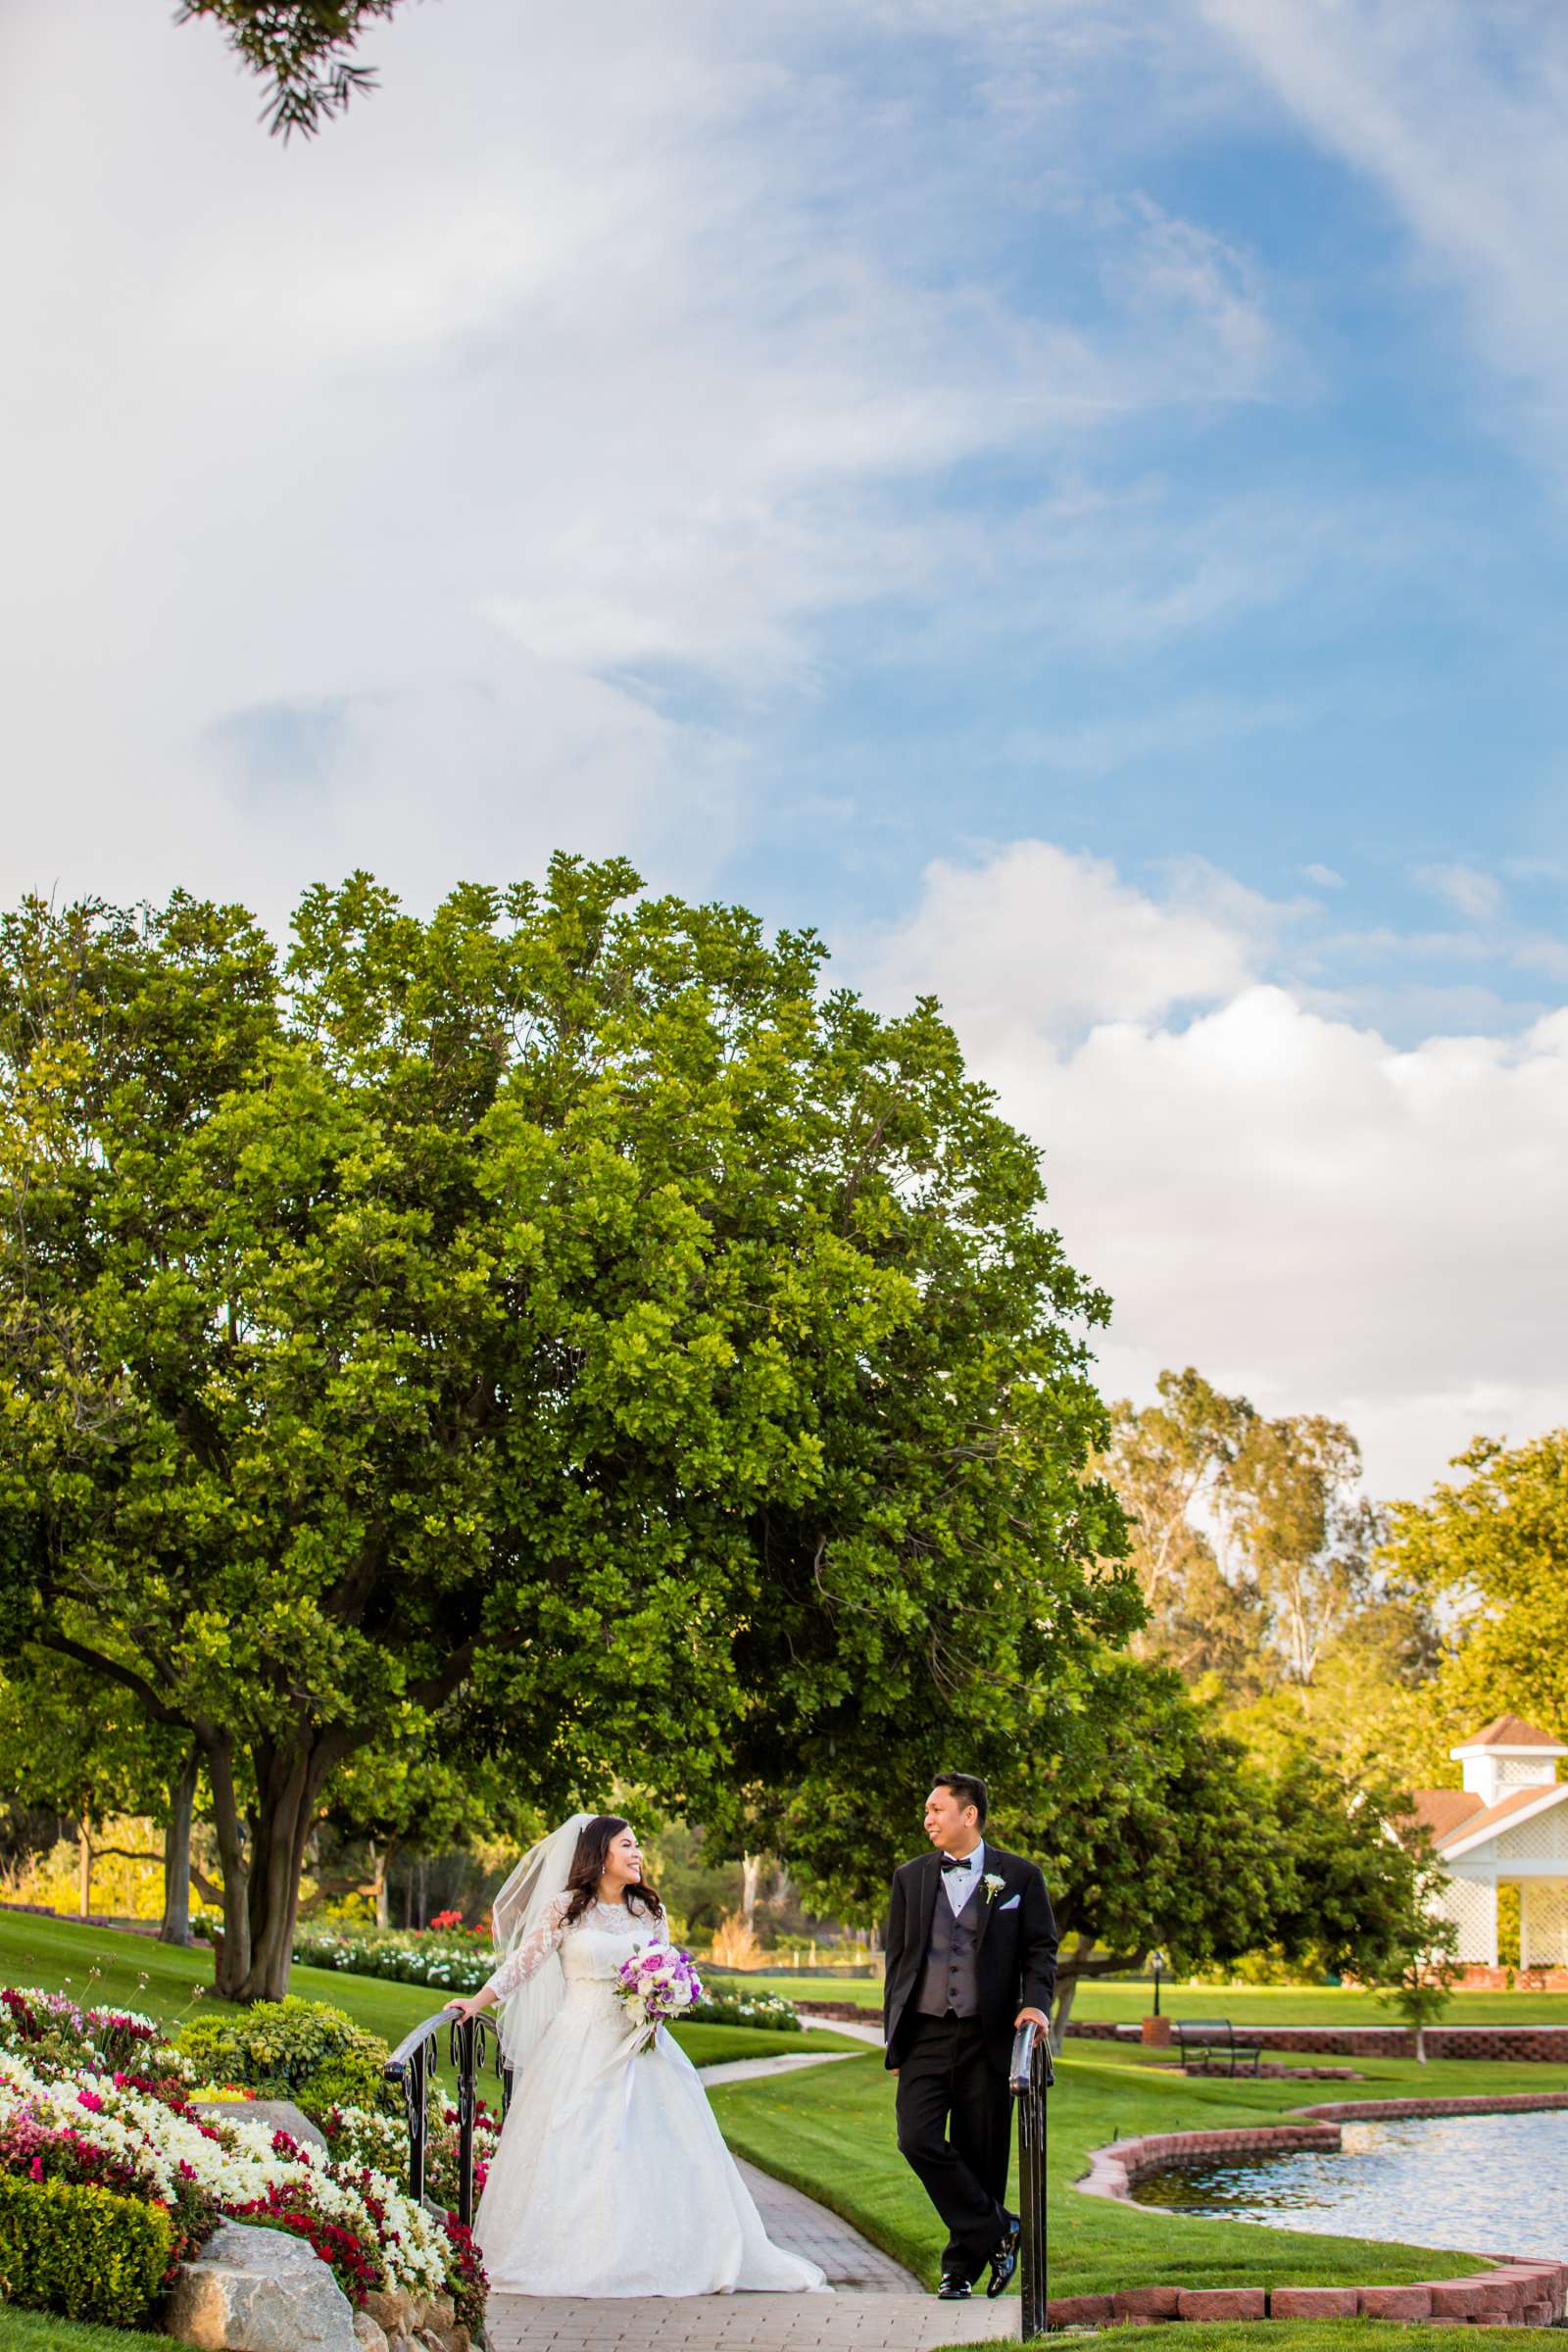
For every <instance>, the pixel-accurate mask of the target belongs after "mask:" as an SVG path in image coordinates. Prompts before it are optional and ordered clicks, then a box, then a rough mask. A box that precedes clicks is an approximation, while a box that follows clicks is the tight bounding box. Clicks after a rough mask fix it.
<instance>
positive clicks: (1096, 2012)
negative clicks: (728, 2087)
mask: <svg viewBox="0 0 1568 2352" xmlns="http://www.w3.org/2000/svg"><path fill="white" fill-rule="evenodd" d="M723 1983H724V1985H725V1987H726V1989H727V1988H728V1987H729V1986H731V1985H738V1984H743V1985H746V1986H748V1988H753V1989H755V1990H757V1991H759V1992H781V1993H783V1994H784V1996H785V1998H786V1999H787V2000H797V2001H854V2003H855V2004H856V2006H857V2008H859V2009H866V2010H870V2011H873V2012H874V2011H878V2010H880V2009H881V2006H882V1987H881V1985H878V1984H876V1983H875V1982H874V1981H873V1980H872V1979H871V1978H869V1977H792V1976H791V1975H790V1972H789V1971H788V1970H787V1969H784V1970H780V1971H778V1972H777V1973H776V1974H775V1973H769V1974H768V1975H766V1976H756V1977H753V1976H747V1977H739V1978H737V1977H726V1978H725V1979H724V1980H723ZM1153 2005H1154V1988H1153V1986H1152V1985H1110V1984H1105V1983H1103V1982H1102V1983H1100V1984H1097V1985H1085V1986H1084V1987H1083V1990H1082V1991H1081V1992H1080V1993H1079V1995H1078V1998H1077V2000H1076V2002H1075V2003H1074V2006H1073V2015H1074V2017H1081V2018H1084V2019H1089V2020H1093V2019H1097V2018H1114V2019H1115V2020H1117V2022H1118V2023H1119V2022H1121V2021H1122V2020H1131V2019H1136V2018H1140V2017H1143V2016H1146V2015H1147V2014H1148V2012H1149V2011H1150V2010H1151V2009H1152V2007H1153ZM1159 2005H1160V2008H1161V2009H1162V2010H1163V2011H1165V2012H1166V2013H1167V2014H1168V2015H1170V2016H1171V2017H1233V2018H1234V2019H1235V2020H1236V2022H1237V2024H1238V2025H1253V2026H1397V2024H1398V2022H1399V2020H1398V2018H1397V2016H1396V2015H1395V2013H1394V2011H1393V2010H1392V2009H1388V2008H1385V2006H1384V2004H1383V2002H1382V2001H1381V2000H1380V1999H1379V1998H1378V1995H1377V1994H1376V1993H1375V1992H1364V1991H1360V1990H1356V1991H1348V1990H1347V1989H1346V1988H1344V1987H1343V1986H1341V1985H1171V1984H1168V1983H1167V1984H1163V1985H1161V1986H1160V1988H1159ZM1444 2022H1445V2023H1446V2024H1448V2025H1452V2026H1490V2025H1502V2026H1530V2025H1551V2024H1557V2025H1568V1992H1525V1991H1519V1992H1456V1993H1455V1994H1454V1995H1453V1999H1452V2002H1451V2004H1450V2006H1449V2008H1448V2010H1447V2012H1446V2018H1445V2021H1444Z"/></svg>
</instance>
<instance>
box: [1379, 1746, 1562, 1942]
mask: <svg viewBox="0 0 1568 2352" xmlns="http://www.w3.org/2000/svg"><path fill="white" fill-rule="evenodd" d="M1448 1752H1449V1754H1450V1755H1451V1756H1452V1757H1453V1758H1454V1760H1455V1762H1456V1763H1458V1764H1459V1766H1460V1767H1461V1769H1462V1771H1463V1774H1464V1787H1463V1788H1462V1789H1420V1790H1418V1791H1417V1794H1416V1799H1415V1810H1416V1818H1417V1819H1418V1820H1419V1821H1422V1822H1424V1823H1425V1825H1426V1827H1427V1828H1428V1829H1429V1830H1430V1831H1431V1833H1432V1844H1433V1849H1434V1851H1435V1852H1436V1854H1437V1855H1438V1857H1439V1859H1440V1860H1441V1861H1442V1863H1443V1866H1444V1869H1445V1870H1446V1872H1447V1876H1448V1884H1447V1887H1446V1892H1445V1895H1444V1898H1443V1901H1442V1904H1441V1906H1440V1907H1441V1909H1442V1910H1443V1912H1444V1914H1445V1916H1446V1917H1447V1918H1449V1919H1451V1920H1452V1921H1453V1923H1454V1926H1455V1927H1456V1928H1457V1929H1458V1931H1459V1944H1458V1953H1457V1957H1458V1958H1459V1959H1460V1960H1461V1961H1467V1962H1469V1963H1470V1964H1471V1965H1472V1966H1479V1967H1484V1968H1495V1967H1496V1965H1497V1888H1498V1887H1499V1885H1503V1886H1506V1885H1509V1884H1516V1885H1517V1886H1518V1888H1519V1965H1520V1967H1521V1968H1561V1967H1564V1966H1568V1781H1559V1780H1558V1778H1557V1759H1558V1757H1559V1756H1568V1746H1565V1745H1564V1744H1563V1742H1562V1741H1561V1740H1552V1739H1550V1738H1548V1737H1547V1735H1546V1734H1545V1733H1544V1732H1538V1731H1537V1729H1536V1727H1535V1725H1534V1724H1531V1723H1525V1722H1524V1721H1522V1719H1521V1718H1520V1717H1519V1716H1517V1715H1499V1716H1497V1718H1496V1719H1495V1722H1492V1723H1489V1724H1488V1725H1487V1727H1486V1729H1485V1730H1484V1731H1480V1732H1477V1733H1476V1734H1475V1735H1474V1737H1473V1738H1472V1739H1469V1740H1461V1742H1460V1744H1459V1745H1458V1746H1457V1747H1455V1748H1450V1749H1449V1751H1448Z"/></svg>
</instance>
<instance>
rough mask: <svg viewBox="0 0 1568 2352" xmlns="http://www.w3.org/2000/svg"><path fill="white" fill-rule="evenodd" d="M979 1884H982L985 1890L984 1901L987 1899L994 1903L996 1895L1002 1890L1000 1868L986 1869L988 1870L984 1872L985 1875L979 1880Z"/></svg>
mask: <svg viewBox="0 0 1568 2352" xmlns="http://www.w3.org/2000/svg"><path fill="white" fill-rule="evenodd" d="M980 1884H981V1886H982V1887H984V1888H985V1890H986V1901H987V1902H988V1903H994V1902H995V1901H996V1899H997V1897H998V1895H999V1894H1000V1893H1001V1892H1002V1873H1001V1871H1000V1870H988V1871H987V1872H986V1875H985V1877H984V1878H983V1879H982V1880H981V1882H980Z"/></svg>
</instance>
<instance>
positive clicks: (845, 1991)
mask: <svg viewBox="0 0 1568 2352" xmlns="http://www.w3.org/2000/svg"><path fill="white" fill-rule="evenodd" d="M713 1983H714V1985H718V1986H720V1987H721V1988H722V1989H723V1990H724V1991H725V1992H734V1991H737V1990H739V1989H741V1988H742V1987H744V1989H745V1990H746V1991H747V1992H781V1993H782V1994H783V1995H784V1998H785V1999H786V2000H787V2001H807V2002H810V2001H853V2002H854V2003H855V2005H856V2007H857V2008H858V2009H869V2010H871V2011H873V2012H874V2013H876V2014H877V2015H880V2014H881V2009H882V1987H881V1985H879V1984H878V1983H877V1980H876V1979H875V1977H804V1976H795V1975H794V1974H792V1972H791V1971H790V1970H789V1969H787V1968H784V1969H780V1970H778V1971H777V1972H776V1973H772V1972H770V1973H769V1974H768V1975H766V1976H757V1977H754V1976H751V1975H746V1976H737V1977H715V1978H714V1979H713Z"/></svg>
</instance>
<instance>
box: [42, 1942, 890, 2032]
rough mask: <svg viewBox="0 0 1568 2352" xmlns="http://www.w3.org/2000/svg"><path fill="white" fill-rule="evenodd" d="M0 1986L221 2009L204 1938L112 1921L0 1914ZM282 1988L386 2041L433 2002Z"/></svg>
mask: <svg viewBox="0 0 1568 2352" xmlns="http://www.w3.org/2000/svg"><path fill="white" fill-rule="evenodd" d="M0 1985H41V1986H42V1987H43V1988H44V1990H45V1991H51V1992H58V1991H69V1992H71V1993H72V1994H73V1996H74V1997H75V1998H76V1999H77V2000H81V2001H88V2002H108V2003H113V2002H119V2003H120V2004H121V2006H122V2007H123V2008H127V2009H140V2010H142V2011H143V2012H144V2013H145V2014H146V2015H147V2016H149V2017H156V2018H158V2019H160V2020H161V2021H162V2022H163V2023H164V2024H165V2025H166V2026H168V2027H170V2028H171V2029H172V2028H173V2027H174V2026H176V2025H179V2024H180V2023H181V2022H182V2021H184V2020H185V2019H188V2018H190V2017H193V2016H195V2015H197V2014H198V2013H200V2012H204V2011H208V2010H211V2009H212V2008H213V2007H214V2006H215V2005H216V2006H217V2007H218V2008H220V2009H222V2008H226V2007H227V2003H226V2002H220V2001H218V1999H217V1996H216V1994H215V1993H214V1991H213V1988H212V1987H213V1955H212V1952H211V1951H210V1950H209V1948H208V1947H207V1946H206V1945H205V1944H195V1945H193V1946H191V1948H190V1949H189V1950H184V1951H182V1950H180V1949H178V1948H177V1947H176V1946H175V1945H173V1944H168V1943H155V1942H154V1941H153V1940H152V1938H151V1936H129V1935H126V1934H125V1933H124V1932H123V1930H119V1929H114V1928H84V1927H82V1926H80V1925H79V1923H77V1922H76V1921H74V1920H59V1919H39V1918H35V1917H33V1916H32V1915H30V1914H29V1913H26V1912H18V1911H0ZM289 1990H290V1991H291V1992H296V1993H298V1994H299V1995H300V1997H301V1998H302V1999H304V2000H311V2001H330V2002H331V2003H332V2005H333V2007H334V2008H337V2009H343V2010H346V2011H347V2012H348V2014H349V2016H350V2017H352V2018H353V2019H354V2021H355V2023H356V2024H357V2025H361V2026H364V2027H366V2028H367V2029H368V2031H369V2032H370V2033H372V2034H380V2035H381V2036H382V2038H383V2039H384V2040H385V2041H387V2042H388V2043H390V2044H391V2045H393V2046H394V2047H395V2046H396V2044H397V2043H398V2042H400V2041H401V2040H402V2039H403V2036H404V2034H408V2033H410V2032H412V2030H413V2028H414V2027H416V2026H417V2025H418V2024H420V2023H421V2021H422V2020H423V2019H425V2018H427V2017H433V2016H434V2014H435V2012H436V2011H437V2010H438V2009H439V2008H440V2007H441V2005H442V2003H441V1995H440V1993H439V1992H437V1991H433V1990H432V1989H431V1988H430V1987H429V1986H428V1985H396V1984H393V1983H391V1982H390V1981H389V1980H388V1979H387V1978H384V1977H357V1976H354V1975H353V1974H351V1973H350V1972H349V1971H348V1970H346V1969H333V1968H296V1969H295V1970H294V1971H293V1972H292V1974H291V1976H290V1978H289ZM674 2032H675V2037H676V2039H677V2040H678V2041H679V2042H680V2044H681V2046H682V2048H683V2049H684V2050H685V2051H686V2053H687V2055H688V2057H690V2058H691V2059H692V2061H693V2063H694V2064H695V2065H697V2066H716V2065H718V2064H720V2063H721V2062H722V2061H724V2060H727V2059H731V2058H772V2057H776V2056H778V2055H779V2054H780V2053H781V2052H784V2051H792V2050H827V2049H853V2048H855V2047H856V2046H857V2045H856V2044H855V2043H853V2042H850V2041H847V2040H846V2039H845V2037H844V2036H843V2035H841V2034H832V2033H829V2032H828V2031H827V2030H826V2029H822V2030H815V2029H811V2030H809V2031H807V2032H806V2033H802V2034H775V2033H773V2032H772V2031H770V2030H769V2029H767V2028H765V2027H756V2028H754V2027H749V2026H720V2025H714V2026H677V2027H676V2028H675V2029H674Z"/></svg>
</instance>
